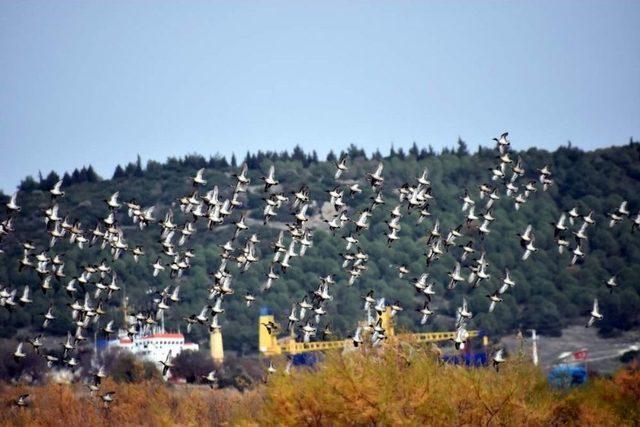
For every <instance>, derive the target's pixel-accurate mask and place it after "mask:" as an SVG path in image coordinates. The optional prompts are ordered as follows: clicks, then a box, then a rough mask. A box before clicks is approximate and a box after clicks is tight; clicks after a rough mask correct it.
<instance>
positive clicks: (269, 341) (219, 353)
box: [210, 307, 489, 363]
mask: <svg viewBox="0 0 640 427" xmlns="http://www.w3.org/2000/svg"><path fill="white" fill-rule="evenodd" d="M380 318H381V320H382V327H383V328H384V330H385V331H386V335H387V337H393V336H397V337H407V338H410V339H411V340H412V341H414V342H418V343H431V342H442V341H449V340H453V339H454V338H455V336H456V332H422V333H410V334H399V335H396V334H395V329H394V326H393V321H392V318H391V307H387V309H386V311H385V312H384V313H382V314H381V315H380ZM272 324H276V321H275V317H274V316H273V314H267V312H266V311H265V312H262V313H261V314H260V317H259V318H258V350H259V351H260V353H262V354H263V355H265V356H274V355H278V354H300V353H307V352H310V351H325V350H332V349H341V348H345V346H349V345H351V340H349V339H347V340H336V341H314V342H308V343H304V342H296V341H295V340H293V339H288V340H278V337H277V332H274V331H272V332H271V333H269V331H268V330H267V328H266V327H265V325H272ZM479 335H480V333H479V331H468V338H475V337H478V336H479ZM488 343H489V339H488V337H487V336H486V335H484V336H483V337H482V344H483V345H484V346H487V345H488ZM210 349H211V358H212V359H213V360H214V361H216V362H218V363H222V361H223V360H224V350H223V344H222V332H221V331H220V330H219V329H217V330H214V331H213V332H212V333H211V335H210Z"/></svg>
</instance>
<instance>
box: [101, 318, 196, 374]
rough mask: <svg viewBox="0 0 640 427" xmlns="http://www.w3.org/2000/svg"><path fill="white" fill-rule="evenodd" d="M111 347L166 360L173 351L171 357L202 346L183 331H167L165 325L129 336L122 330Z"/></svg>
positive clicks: (141, 356)
mask: <svg viewBox="0 0 640 427" xmlns="http://www.w3.org/2000/svg"><path fill="white" fill-rule="evenodd" d="M109 347H115V348H121V349H124V350H128V351H130V352H131V353H133V354H134V355H136V356H138V357H140V358H142V359H146V360H149V361H151V362H154V363H156V364H158V367H159V366H160V365H159V362H164V361H165V360H166V358H167V356H168V355H169V352H171V357H172V358H173V357H176V356H177V355H178V354H180V353H181V352H183V351H187V350H191V351H198V350H199V349H200V346H199V345H198V344H196V343H192V342H187V341H186V340H185V338H184V335H183V334H182V333H181V332H166V331H165V330H164V326H157V327H154V328H151V329H147V330H145V331H144V332H142V333H138V334H136V335H133V338H129V336H127V333H126V331H120V332H119V333H118V338H117V339H115V340H112V341H109Z"/></svg>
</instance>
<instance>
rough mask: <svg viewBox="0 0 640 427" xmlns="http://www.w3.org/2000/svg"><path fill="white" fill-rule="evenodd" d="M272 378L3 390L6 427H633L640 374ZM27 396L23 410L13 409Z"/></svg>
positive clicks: (361, 362)
mask: <svg viewBox="0 0 640 427" xmlns="http://www.w3.org/2000/svg"><path fill="white" fill-rule="evenodd" d="M274 364H275V366H276V368H277V372H276V373H274V374H271V375H269V377H268V378H267V379H266V384H261V385H259V386H257V387H254V388H253V389H251V390H246V391H244V392H239V391H236V390H235V389H228V388H227V389H215V390H212V389H210V388H209V387H205V386H185V385H163V384H162V383H161V382H160V381H159V380H151V381H145V382H141V383H126V382H122V383H115V382H113V381H112V380H111V379H108V380H106V381H105V383H104V384H103V385H102V387H101V392H107V391H115V394H114V397H115V400H114V402H113V403H112V404H111V405H110V407H109V408H108V409H107V408H105V406H104V404H103V403H102V402H101V400H100V399H99V398H98V397H91V396H90V395H89V392H88V390H87V389H86V387H85V386H82V385H80V384H73V385H58V384H48V385H42V386H35V387H24V386H19V385H9V384H4V385H2V387H1V389H0V399H1V401H2V402H3V404H4V405H5V408H4V409H3V410H2V411H1V412H0V422H1V424H2V425H6V426H27V425H42V426H56V425H64V426H66V427H73V426H88V425H91V426H106V425H150V426H151V425H153V426H155V425H225V424H226V425H244V426H251V425H291V426H301V425H328V426H336V425H518V426H521V425H598V426H606V425H615V426H619V425H638V423H640V368H639V367H638V366H637V365H630V366H628V367H627V368H625V369H623V370H621V371H619V372H618V373H616V374H615V375H614V376H613V377H611V378H595V377H592V378H590V379H589V382H588V385H585V386H582V387H578V388H575V389H572V390H555V389H552V388H550V387H549V386H548V385H547V382H546V378H545V377H544V375H543V373H542V372H541V371H540V370H539V369H538V368H536V367H534V366H533V365H531V363H530V362H529V361H528V360H526V358H525V357H519V356H518V355H511V356H510V357H509V358H508V361H507V362H506V363H504V364H502V365H501V366H500V368H499V371H496V370H495V369H493V368H490V367H488V368H464V367H459V366H452V365H447V364H443V363H442V362H441V361H440V360H439V359H438V357H437V355H436V354H435V353H434V352H432V351H431V350H430V349H425V348H416V347H414V346H412V345H410V344H409V343H400V344H397V345H393V346H392V345H389V346H387V349H386V350H385V351H384V352H382V351H379V350H375V349H371V348H366V349H363V350H362V351H356V352H352V353H350V354H338V353H333V354H328V355H327V356H326V358H325V359H324V360H323V362H322V363H320V364H318V365H317V366H316V367H314V368H300V369H296V368H293V369H291V372H290V373H289V374H287V373H286V372H285V368H284V367H285V364H286V361H285V360H276V361H274ZM22 393H29V395H30V396H29V404H28V406H27V407H25V408H18V407H16V406H15V405H13V400H14V399H16V398H17V397H18V396H19V395H20V394H22Z"/></svg>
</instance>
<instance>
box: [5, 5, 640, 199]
mask: <svg viewBox="0 0 640 427" xmlns="http://www.w3.org/2000/svg"><path fill="white" fill-rule="evenodd" d="M639 22H640V2H639V1H627V2H623V1H600V2H593V1H530V2H526V3H521V2H506V1H492V2H478V1H471V2H449V1H447V2H417V1H416V2H408V1H387V2H383V1H370V2H358V1H349V2H337V1H336V2H334V1H323V2H303V1H291V2H285V1H276V2H268V1H259V2H249V1H227V2H195V1H176V2H163V1H143V0H136V1H131V2H122V1H99V2H94V1H86V0H83V1H78V2H68V1H61V0H56V1H37V2H35V1H22V0H21V1H7V0H4V1H2V2H0V150H1V151H0V153H1V155H0V170H1V174H0V189H3V190H5V191H11V190H12V189H13V188H14V187H15V186H16V185H17V183H18V182H19V180H20V179H21V178H23V177H24V176H25V175H27V174H34V175H35V174H37V172H38V170H42V171H43V173H46V172H48V171H49V170H51V169H54V170H56V171H58V172H63V171H65V170H69V169H73V168H74V167H80V166H82V165H88V164H93V165H94V166H95V167H96V169H97V171H98V172H99V173H100V174H102V175H103V176H105V177H110V176H111V174H112V173H113V169H114V167H115V166H116V164H118V163H125V162H129V161H132V160H134V159H135V156H136V154H138V153H139V154H140V155H141V156H142V158H143V160H146V159H157V160H164V159H165V158H166V157H167V156H171V155H184V154H187V153H194V152H197V153H201V154H204V155H209V154H214V153H216V152H220V153H221V154H225V155H230V153H231V152H233V151H235V152H236V153H238V154H239V155H241V156H242V155H244V153H245V152H246V151H247V150H251V151H255V150H258V149H263V150H265V149H278V150H282V149H290V148H292V147H293V146H294V145H295V144H298V143H299V144H300V145H301V146H302V147H303V148H305V149H316V150H317V151H318V153H319V154H320V155H325V154H326V153H327V152H328V150H329V149H335V150H339V149H341V148H344V147H345V146H347V145H348V144H349V143H355V144H357V145H359V146H362V147H364V148H365V149H367V150H368V151H373V150H375V149H376V148H380V149H381V150H382V151H387V150H388V149H389V147H390V145H391V143H393V144H394V145H395V146H396V147H398V146H402V147H408V146H410V145H411V143H412V142H413V141H416V142H418V144H420V145H427V144H432V145H433V146H434V147H436V148H439V147H442V146H452V145H453V144H454V143H455V141H456V139H457V137H458V135H460V136H462V138H463V139H465V140H467V142H468V143H469V145H470V147H476V146H477V145H478V144H487V143H488V142H489V141H490V139H491V137H493V136H494V135H496V134H497V133H499V132H501V131H503V130H509V131H510V133H511V136H512V141H513V143H514V145H515V146H516V147H518V148H523V147H529V146H534V145H535V146H539V147H546V148H555V147H557V146H558V145H561V144H564V143H566V141H567V140H571V141H572V142H573V143H574V145H577V146H580V147H583V148H585V149H591V148H595V147H602V146H609V145H615V144H624V143H627V142H628V140H629V137H630V136H634V137H640V25H638V23H639Z"/></svg>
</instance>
